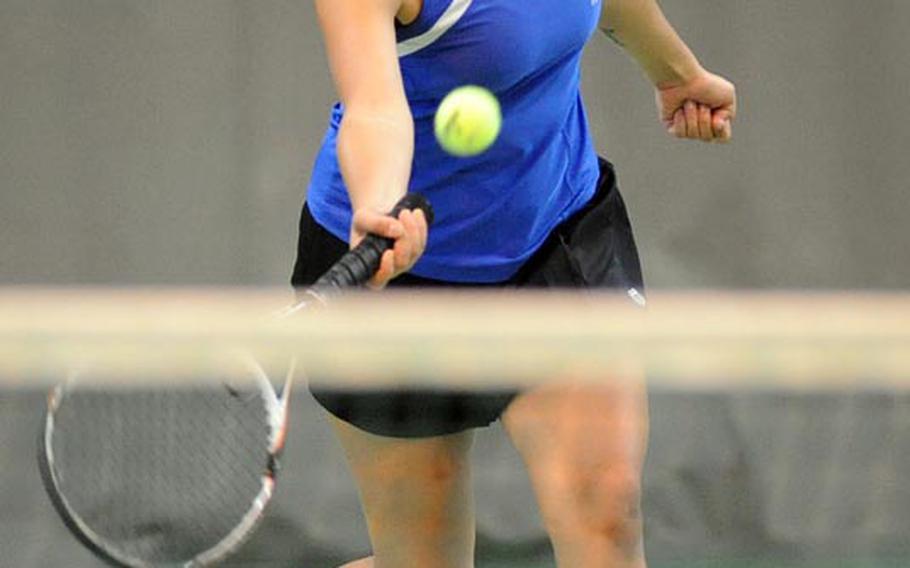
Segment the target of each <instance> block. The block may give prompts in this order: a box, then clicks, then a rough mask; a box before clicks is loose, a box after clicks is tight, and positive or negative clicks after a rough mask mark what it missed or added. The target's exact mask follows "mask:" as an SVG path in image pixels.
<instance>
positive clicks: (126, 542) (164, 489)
mask: <svg viewBox="0 0 910 568" xmlns="http://www.w3.org/2000/svg"><path fill="white" fill-rule="evenodd" d="M248 394H249V393H242V395H241V396H235V395H232V394H231V393H229V392H228V391H227V390H226V389H219V388H213V389H205V390H200V391H189V390H188V391H177V392H173V391H170V392H168V391H160V392H152V391H150V392H126V391H124V392H102V391H86V390H80V391H76V392H74V393H72V394H71V395H70V396H69V397H67V398H65V399H64V401H63V403H62V404H61V405H60V407H59V409H58V412H57V415H56V416H55V427H56V432H55V435H54V441H53V444H54V446H53V452H54V457H55V471H56V474H57V477H58V482H59V483H60V485H61V492H62V493H63V494H64V495H66V496H67V500H68V502H69V505H70V507H71V509H72V510H75V511H80V512H81V513H80V516H81V520H82V521H83V522H84V523H85V524H86V525H88V526H89V527H91V529H92V530H93V531H94V532H95V533H97V534H98V535H99V536H101V537H102V540H103V541H105V542H108V543H110V544H111V546H112V548H115V549H116V550H117V551H118V552H119V553H121V554H125V555H126V556H130V557H136V558H145V559H153V560H156V561H160V562H167V561H177V560H182V559H186V558H192V557H193V556H195V555H197V554H199V553H201V552H204V551H206V550H208V549H210V548H211V547H212V546H214V545H215V544H217V543H218V542H219V541H220V540H221V539H223V538H224V536H225V535H226V534H227V533H228V532H229V531H230V530H231V529H232V528H233V527H234V526H236V524H237V522H238V521H239V519H241V518H242V517H243V516H244V515H245V514H246V512H247V511H249V509H250V508H251V507H252V506H253V501H254V499H255V498H256V496H257V495H258V494H259V492H260V490H261V488H262V482H263V480H262V476H263V474H264V472H265V468H266V464H267V463H268V444H267V436H266V435H265V434H267V428H268V427H267V424H268V420H267V416H266V414H267V411H266V408H265V405H264V403H263V401H262V399H261V397H256V396H247V395H248ZM76 417H78V419H76ZM86 417H90V419H86Z"/></svg>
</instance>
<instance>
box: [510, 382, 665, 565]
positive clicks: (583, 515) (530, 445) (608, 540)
mask: <svg viewBox="0 0 910 568" xmlns="http://www.w3.org/2000/svg"><path fill="white" fill-rule="evenodd" d="M503 424H504V425H505V429H506V431H507V432H508V434H509V437H510V438H511V440H512V442H513V443H514V444H515V447H516V448H517V449H518V451H519V453H520V454H521V456H522V458H523V459H524V461H525V464H526V465H527V468H528V473H529V475H530V478H531V483H532V486H533V488H534V492H535V495H536V496H537V500H538V504H539V506H540V511H541V516H542V518H543V521H544V524H545V526H546V528H547V532H548V533H549V535H550V538H551V540H552V543H553V548H554V551H555V553H556V558H557V561H558V564H559V566H560V568H588V567H590V568H603V567H610V568H643V567H644V566H645V559H644V552H643V546H642V518H641V509H640V487H641V483H640V480H641V472H642V465H643V462H644V457H645V449H646V446H647V429H648V426H647V425H648V418H647V398H646V394H645V389H644V386H643V381H642V386H640V387H637V386H625V387H621V386H590V385H589V386H549V387H545V388H541V389H538V390H533V391H529V392H526V393H523V394H521V395H519V396H518V398H516V399H515V401H514V402H513V403H512V404H511V405H510V406H509V408H508V410H507V411H506V412H505V413H504V415H503Z"/></svg>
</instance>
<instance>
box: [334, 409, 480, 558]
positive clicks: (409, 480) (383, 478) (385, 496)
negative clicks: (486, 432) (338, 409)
mask: <svg viewBox="0 0 910 568" xmlns="http://www.w3.org/2000/svg"><path fill="white" fill-rule="evenodd" d="M330 421H331V423H332V425H333V427H334V429H335V431H336V433H337V434H338V437H339V439H340V441H341V444H342V446H343V448H344V451H345V454H346V456H347V459H348V463H349V465H350V468H351V471H352V473H353V475H354V478H355V480H356V481H357V485H358V488H359V490H360V496H361V499H362V502H363V507H364V512H365V514H366V516H367V523H368V525H369V528H370V533H371V537H372V538H373V539H374V540H375V539H377V538H381V537H382V535H383V534H388V535H393V534H395V533H398V532H401V531H409V530H410V531H413V533H414V536H419V537H421V538H430V539H432V538H434V537H439V538H445V539H449V538H451V537H452V536H453V535H452V534H451V533H462V532H467V531H473V522H474V517H473V502H472V497H471V468H470V461H469V460H470V450H471V445H472V442H473V437H474V436H473V431H471V430H468V431H465V432H460V433H456V434H450V435H445V436H434V437H429V438H393V437H386V436H377V435H375V434H370V433H368V432H365V431H363V430H360V429H359V428H356V427H354V426H352V425H350V424H348V423H346V422H344V421H342V420H339V419H338V418H335V417H334V416H331V415H330ZM417 533H421V534H420V535H418V534H417ZM423 533H426V534H423ZM447 533H449V534H447ZM376 544H377V543H376V542H374V546H375V545H376Z"/></svg>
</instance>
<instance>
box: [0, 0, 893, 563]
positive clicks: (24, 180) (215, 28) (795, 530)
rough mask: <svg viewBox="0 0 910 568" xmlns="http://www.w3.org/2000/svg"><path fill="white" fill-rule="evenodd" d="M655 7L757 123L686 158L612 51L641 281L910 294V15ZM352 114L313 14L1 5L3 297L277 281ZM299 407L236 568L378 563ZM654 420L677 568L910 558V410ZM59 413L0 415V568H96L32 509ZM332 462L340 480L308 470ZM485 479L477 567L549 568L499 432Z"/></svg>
mask: <svg viewBox="0 0 910 568" xmlns="http://www.w3.org/2000/svg"><path fill="white" fill-rule="evenodd" d="M662 5H663V7H664V9H665V11H666V12H667V14H668V16H669V17H670V20H671V21H672V22H673V23H674V24H675V25H676V27H677V29H678V30H679V32H680V33H681V35H682V36H683V37H684V38H685V39H686V40H687V42H688V43H689V45H690V46H691V47H692V48H693V50H694V51H695V52H696V54H697V55H698V56H699V57H700V59H701V61H702V63H703V64H704V65H705V66H706V67H708V68H709V69H712V70H715V71H717V72H719V73H721V74H724V75H726V76H727V77H729V78H730V79H732V80H733V81H734V82H735V83H736V84H737V87H738V90H739V97H740V100H739V103H740V116H739V119H738V121H737V123H736V128H735V142H734V143H733V144H731V145H728V146H716V145H710V146H706V145H702V144H700V143H694V142H688V143H685V142H679V141H677V140H674V139H672V138H670V137H668V136H666V135H665V134H664V132H663V129H662V128H661V126H660V125H659V123H658V121H657V117H656V110H655V106H654V102H653V93H652V91H651V89H650V87H649V85H648V84H647V82H646V80H645V79H644V77H643V76H642V75H641V73H640V72H639V71H638V70H637V68H636V66H635V65H634V63H633V62H631V61H630V60H629V59H627V58H626V57H625V55H624V54H623V53H622V52H621V51H620V50H619V49H618V48H616V47H615V46H614V45H613V44H612V43H610V42H609V41H608V40H607V39H606V38H603V37H597V38H595V39H594V40H593V41H592V43H591V45H590V47H589V49H588V52H587V56H586V62H585V96H586V100H587V104H588V110H589V116H590V117H591V121H592V124H593V128H594V131H595V134H596V138H597V142H598V148H599V150H600V151H601V152H602V153H603V154H604V155H606V156H607V157H609V158H610V159H611V160H612V161H613V162H614V163H616V164H617V167H618V170H619V175H620V184H621V187H622V189H623V191H624V194H625V198H626V201H627V204H628V206H629V209H630V213H631V215H632V218H633V223H634V225H635V229H636V233H637V238H638V241H639V246H640V248H641V254H642V258H643V262H644V270H645V277H646V281H647V282H648V284H649V285H650V286H651V287H652V288H762V289H765V288H788V289H838V290H848V289H863V290H881V289H887V290H897V289H906V288H908V287H910V262H908V261H910V252H908V246H907V240H908V238H910V223H908V222H907V217H908V213H910V191H908V187H907V185H908V184H907V180H908V179H910V160H908V159H907V153H908V149H910V120H908V119H907V113H906V109H905V105H906V100H907V93H910V36H908V34H907V33H906V30H907V28H908V24H910V3H908V2H906V1H901V0H875V1H874V2H855V1H852V0H802V1H800V2H785V1H781V0H765V1H762V2H747V1H738V2H729V1H725V2H722V1H720V0H700V1H698V2H692V1H688V2H683V1H680V0H664V1H663V2H662ZM333 99H334V93H333V87H332V84H331V80H330V77H329V75H328V71H327V68H326V62H325V56H324V52H323V47H322V44H321V37H320V34H319V31H318V28H317V26H316V22H315V16H314V13H313V7H312V3H311V2H303V1H289V0H257V1H256V2H251V1H243V0H194V1H193V2H179V1H176V0H0V285H194V284H212V285H284V284H285V283H286V282H287V281H288V279H289V275H290V269H291V265H292V262H293V257H294V251H295V243H296V225H297V221H298V215H299V210H300V206H301V204H302V201H303V198H304V193H305V188H306V184H307V181H308V178H309V172H310V168H311V164H312V160H313V157H314V155H315V152H316V149H317V147H318V144H319V141H320V139H321V137H322V134H323V131H324V129H325V127H326V125H327V121H328V109H329V105H330V104H331V103H332V101H333ZM296 404H297V405H298V406H300V409H299V411H298V414H297V415H296V417H295V421H296V424H295V425H294V427H295V431H294V433H293V435H292V438H291V447H290V449H289V452H288V458H287V467H286V468H285V480H284V482H283V485H281V486H280V487H281V491H283V492H284V499H281V500H280V501H281V503H280V504H279V506H278V507H277V508H276V509H275V511H273V515H272V516H271V517H270V519H269V521H268V523H267V524H266V527H265V529H264V530H263V531H262V533H260V535H259V537H257V539H256V540H255V541H254V542H252V543H251V544H250V546H249V547H248V549H247V551H245V553H244V555H243V557H242V558H241V560H240V561H239V563H238V565H250V566H254V565H256V566H258V565H262V566H273V565H274V566H292V565H293V566H315V567H317V568H318V567H321V566H331V565H332V562H334V561H336V560H341V559H344V558H351V557H352V555H353V554H357V553H360V552H364V551H365V550H366V546H367V545H366V536H365V531H364V529H363V525H362V521H361V520H360V519H359V511H358V505H357V502H356V496H355V495H354V490H353V485H352V482H351V480H350V478H349V477H347V474H346V473H345V469H344V464H343V460H342V458H341V454H340V450H339V449H338V448H337V447H336V445H335V442H334V440H333V439H332V438H331V435H330V433H329V432H328V430H327V427H326V425H325V424H324V423H323V422H322V421H321V420H320V417H319V415H318V412H317V411H316V409H315V408H314V407H313V404H312V402H311V401H310V400H309V398H308V395H306V394H305V393H303V392H301V394H300V396H298V399H297V403H296ZM652 406H653V408H652V415H653V416H652V418H653V430H652V445H651V453H650V458H649V466H648V474H647V476H646V495H645V509H646V515H647V517H646V524H647V531H648V549H649V553H650V555H651V558H652V561H653V562H655V563H657V564H656V565H657V566H688V565H712V566H713V565H717V566H724V565H727V564H725V562H727V560H726V559H730V558H740V559H742V558H765V559H773V560H768V562H769V564H767V565H768V566H771V565H782V564H781V563H782V562H783V561H784V559H786V560H787V561H793V562H797V561H800V560H805V561H806V562H808V561H809V559H810V558H811V559H819V560H817V562H828V564H813V565H814V566H821V565H832V566H833V565H837V566H840V565H846V564H838V563H837V562H846V560H845V559H847V558H858V559H863V560H862V561H863V562H865V564H862V565H864V566H873V565H876V566H877V565H878V564H873V559H880V562H882V564H881V565H883V566H884V565H886V562H887V561H888V559H889V558H896V557H897V556H899V555H901V554H906V553H908V552H910V490H908V489H907V488H906V487H905V486H904V485H902V483H901V479H900V476H901V474H903V475H906V473H907V472H908V471H910V437H908V434H910V400H908V398H907V397H906V396H902V395H897V394H891V395H888V394H881V393H880V394H876V395H870V394H866V395H859V394H858V395H855V396H854V395H844V396H840V397H831V396H820V395H819V396H811V395H806V396H800V397H783V396H775V395H773V394H768V395H763V396H752V397H745V396H744V395H737V394H734V393H716V394H700V395H694V394H686V393H655V395H654V397H653V398H652ZM40 415H41V396H40V394H39V393H2V392H0V463H2V464H3V466H2V469H0V482H2V483H0V550H2V551H3V557H2V559H0V565H3V566H15V567H32V566H36V567H37V566H42V567H43V566H64V565H65V566H68V567H73V568H79V567H82V566H94V565H96V563H95V561H94V560H93V559H92V558H91V557H90V556H89V555H88V554H87V553H83V552H82V551H81V550H80V548H79V547H78V545H76V544H75V543H74V542H72V541H71V539H69V537H68V536H67V535H66V533H65V531H64V529H63V528H62V526H61V525H60V523H59V521H58V520H57V519H56V517H55V516H54V515H53V513H52V511H51V509H50V506H49V504H48V503H47V502H46V499H45V498H44V495H43V494H42V492H41V490H40V486H39V485H40V484H39V482H38V479H37V476H36V475H35V472H34V464H33V459H32V455H33V453H34V450H33V441H34V434H35V433H36V432H37V427H38V421H39V419H40ZM316 455H318V456H319V459H318V460H315V461H320V460H321V462H322V463H323V464H325V465H324V468H323V471H320V472H318V473H316V474H310V473H309V472H307V475H304V473H303V472H301V469H302V468H300V467H295V465H294V464H295V463H298V464H302V462H303V461H304V460H306V461H307V462H313V461H314V460H313V456H316ZM477 457H478V462H477V474H478V477H479V480H480V481H479V483H480V485H479V489H478V491H479V493H480V494H481V495H480V497H482V498H481V499H479V502H480V503H481V504H482V507H481V511H480V516H481V519H480V530H481V552H482V554H483V555H484V556H483V557H482V558H486V559H487V560H485V561H481V562H479V564H478V566H481V567H483V566H494V565H497V564H494V562H497V561H499V560H497V559H509V558H511V559H512V564H510V565H515V566H536V564H534V562H542V564H540V565H541V566H544V565H547V564H546V562H547V558H548V554H549V552H548V548H547V546H548V545H547V544H546V540H545V538H544V535H543V532H542V531H541V529H540V527H539V520H538V519H537V517H536V513H535V512H534V507H533V502H532V501H531V494H530V489H529V488H528V487H527V480H526V478H525V477H524V474H523V473H522V472H521V468H520V465H519V462H518V458H517V456H516V455H515V454H514V452H513V451H512V450H511V448H509V447H508V444H507V442H506V441H505V439H504V438H503V437H502V435H501V433H500V432H499V431H498V429H497V428H493V429H491V430H490V431H489V432H487V433H486V434H484V435H483V436H482V437H481V439H480V441H479V442H478V447H477ZM274 543H279V544H278V545H277V546H276V545H275V544H274ZM516 559H517V560H516ZM502 561H503V562H505V561H506V560H502ZM813 561H816V560H813ZM484 562H487V563H486V564H484ZM686 562H689V563H694V564H685V563H686ZM699 562H701V563H703V564H697V563H699ZM712 562H713V563H715V564H710V563H712ZM705 563H707V564H705ZM754 565H755V566H758V565H761V566H765V564H754ZM893 565H894V566H897V565H906V564H902V563H899V561H895V563H894V564H893Z"/></svg>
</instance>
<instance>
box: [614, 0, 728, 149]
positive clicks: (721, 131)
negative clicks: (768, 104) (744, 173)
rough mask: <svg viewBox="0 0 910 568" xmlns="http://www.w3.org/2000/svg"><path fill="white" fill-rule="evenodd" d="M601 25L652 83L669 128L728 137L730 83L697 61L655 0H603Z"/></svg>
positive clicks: (706, 137)
mask: <svg viewBox="0 0 910 568" xmlns="http://www.w3.org/2000/svg"><path fill="white" fill-rule="evenodd" d="M601 29H602V30H603V31H604V33H605V34H607V35H608V36H609V37H610V38H611V39H612V40H613V41H614V42H616V43H617V44H619V45H620V46H622V47H623V48H624V49H625V50H626V51H627V52H628V53H629V54H630V55H632V57H633V58H634V59H635V60H636V61H637V62H638V64H639V65H640V66H641V67H642V69H643V70H644V72H645V74H646V75H647V76H648V77H649V78H650V79H651V81H652V82H653V83H654V86H655V88H656V89H657V103H658V107H659V110H660V115H661V116H660V118H661V120H662V121H663V123H664V125H665V126H666V127H667V130H668V131H669V132H670V133H671V134H674V135H676V136H678V137H681V138H697V139H701V140H705V141H727V140H729V139H730V137H731V136H732V133H733V132H732V121H733V118H734V117H735V116H736V91H735V88H734V87H733V84H732V83H730V82H729V81H727V80H726V79H724V78H723V77H720V76H718V75H715V74H713V73H710V72H708V71H707V70H705V69H704V68H703V67H702V66H701V64H700V63H699V62H698V59H697V58H696V57H695V55H694V54H693V53H692V51H691V50H690V49H689V48H688V47H687V46H686V44H685V42H683V40H682V39H681V38H680V37H679V35H678V34H677V33H676V31H675V30H674V29H673V27H672V26H671V25H670V23H669V22H668V21H667V19H666V17H664V14H663V12H662V11H661V9H660V6H659V5H658V4H657V2H656V0H603V12H602V15H601Z"/></svg>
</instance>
